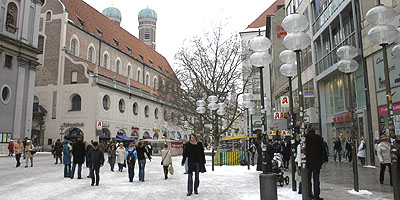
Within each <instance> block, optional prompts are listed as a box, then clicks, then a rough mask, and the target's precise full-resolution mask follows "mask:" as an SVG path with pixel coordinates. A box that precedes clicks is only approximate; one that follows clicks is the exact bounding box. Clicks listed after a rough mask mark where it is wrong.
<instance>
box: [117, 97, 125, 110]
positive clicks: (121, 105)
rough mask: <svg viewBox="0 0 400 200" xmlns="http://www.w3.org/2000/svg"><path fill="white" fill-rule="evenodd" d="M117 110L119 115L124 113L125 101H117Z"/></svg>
mask: <svg viewBox="0 0 400 200" xmlns="http://www.w3.org/2000/svg"><path fill="white" fill-rule="evenodd" d="M118 108H119V112H121V113H124V112H125V101H124V100H123V99H120V100H119V102H118Z"/></svg>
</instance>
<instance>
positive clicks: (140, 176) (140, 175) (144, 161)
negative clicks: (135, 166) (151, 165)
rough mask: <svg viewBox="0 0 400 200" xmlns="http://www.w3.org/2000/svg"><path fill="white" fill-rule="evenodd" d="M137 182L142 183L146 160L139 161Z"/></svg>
mask: <svg viewBox="0 0 400 200" xmlns="http://www.w3.org/2000/svg"><path fill="white" fill-rule="evenodd" d="M138 163H139V181H144V167H145V166H146V159H144V160H139V161H138Z"/></svg>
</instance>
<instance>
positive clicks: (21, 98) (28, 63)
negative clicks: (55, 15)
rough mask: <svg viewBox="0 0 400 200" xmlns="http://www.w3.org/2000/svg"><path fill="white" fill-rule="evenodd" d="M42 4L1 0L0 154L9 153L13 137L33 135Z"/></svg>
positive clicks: (37, 1) (34, 1)
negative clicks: (33, 106)
mask: <svg viewBox="0 0 400 200" xmlns="http://www.w3.org/2000/svg"><path fill="white" fill-rule="evenodd" d="M43 4H44V0H41V1H39V0H30V1H28V0H18V1H17V0H10V1H1V2H0V8H1V9H0V153H2V152H8V150H7V143H8V142H9V141H10V140H11V139H19V138H25V137H29V138H30V137H31V127H32V105H33V93H34V92H33V90H34V83H35V71H36V67H37V66H38V65H39V62H38V59H37V56H38V55H39V54H40V53H41V51H40V50H39V49H40V48H41V43H40V41H41V39H40V38H39V37H38V33H39V17H40V9H41V7H42V5H43ZM38 43H39V46H38Z"/></svg>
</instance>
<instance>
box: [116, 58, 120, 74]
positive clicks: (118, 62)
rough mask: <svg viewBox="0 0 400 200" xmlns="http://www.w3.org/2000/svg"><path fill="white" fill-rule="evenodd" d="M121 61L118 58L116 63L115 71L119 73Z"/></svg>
mask: <svg viewBox="0 0 400 200" xmlns="http://www.w3.org/2000/svg"><path fill="white" fill-rule="evenodd" d="M120 64H121V62H120V61H119V60H117V62H116V63H115V72H117V74H119V71H120V70H119V66H120Z"/></svg>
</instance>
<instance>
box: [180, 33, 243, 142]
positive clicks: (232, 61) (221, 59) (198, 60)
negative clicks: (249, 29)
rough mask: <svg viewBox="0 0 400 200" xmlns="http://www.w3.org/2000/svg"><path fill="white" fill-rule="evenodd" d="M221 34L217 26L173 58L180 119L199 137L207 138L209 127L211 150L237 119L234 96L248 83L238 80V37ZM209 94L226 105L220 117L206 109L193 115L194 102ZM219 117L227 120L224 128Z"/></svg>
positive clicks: (240, 78) (239, 70)
mask: <svg viewBox="0 0 400 200" xmlns="http://www.w3.org/2000/svg"><path fill="white" fill-rule="evenodd" d="M223 33H224V29H223V27H222V26H221V25H220V26H217V27H214V28H212V31H210V32H206V33H204V35H203V36H201V37H194V38H193V39H191V40H190V41H186V42H185V44H184V46H183V47H182V48H181V49H180V50H179V51H178V53H177V54H176V55H175V59H176V60H177V64H178V65H179V69H178V70H177V71H176V74H177V76H178V79H179V80H180V84H181V85H180V89H179V91H178V92H176V93H175V95H176V97H175V99H176V103H177V107H178V110H179V111H180V117H181V119H185V120H187V121H188V122H189V124H190V126H191V127H193V129H194V130H195V131H196V132H200V133H201V137H203V136H208V134H204V133H205V132H208V130H207V129H204V125H205V124H212V130H210V134H211V136H213V138H214V149H217V148H218V145H219V139H220V135H222V134H225V133H226V132H227V131H228V130H230V128H231V126H232V124H233V123H234V121H235V120H237V119H238V118H239V117H240V116H241V114H242V112H243V109H242V108H241V106H240V105H239V102H238V96H239V95H240V94H242V93H243V91H244V88H245V86H246V84H247V82H248V80H243V79H242V78H243V77H242V73H243V70H242V67H241V66H242V61H243V60H244V57H243V55H242V50H241V43H240V37H239V36H238V35H237V34H229V35H224V34H223ZM246 73H247V72H246ZM250 73H251V72H250ZM249 77H250V76H249ZM211 95H214V96H217V98H218V102H224V103H225V104H226V105H227V106H226V108H225V111H226V114H225V115H224V116H218V115H217V114H216V112H212V111H210V110H208V109H207V111H206V112H205V113H204V114H198V113H196V108H197V105H196V101H197V100H199V99H203V100H206V99H207V98H208V97H209V96H211ZM221 118H223V119H224V120H226V121H227V125H226V127H222V126H221V122H220V119H221ZM181 125H182V124H181ZM203 138H204V137H203Z"/></svg>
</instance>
